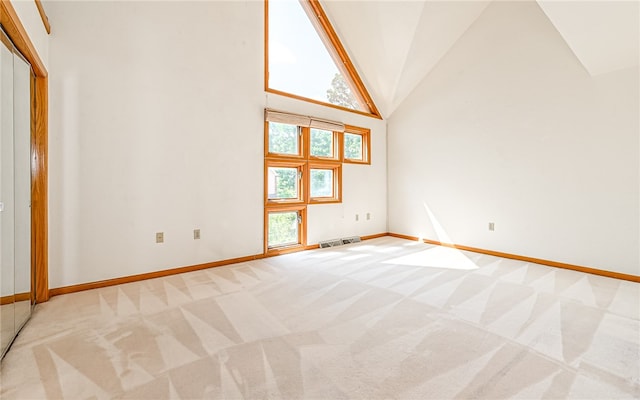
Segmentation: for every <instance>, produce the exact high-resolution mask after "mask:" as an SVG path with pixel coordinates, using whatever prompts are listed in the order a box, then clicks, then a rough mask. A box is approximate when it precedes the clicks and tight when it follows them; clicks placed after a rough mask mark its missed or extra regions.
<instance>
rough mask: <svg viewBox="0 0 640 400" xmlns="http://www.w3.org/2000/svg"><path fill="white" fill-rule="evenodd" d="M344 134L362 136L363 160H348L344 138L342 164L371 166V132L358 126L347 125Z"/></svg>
mask: <svg viewBox="0 0 640 400" xmlns="http://www.w3.org/2000/svg"><path fill="white" fill-rule="evenodd" d="M344 133H349V134H352V135H360V136H361V137H362V160H359V159H353V158H347V157H346V155H345V151H344V143H345V140H344V137H343V138H342V154H343V156H342V162H343V163H345V164H366V165H371V130H370V129H367V128H360V127H357V126H351V125H346V126H345V128H344Z"/></svg>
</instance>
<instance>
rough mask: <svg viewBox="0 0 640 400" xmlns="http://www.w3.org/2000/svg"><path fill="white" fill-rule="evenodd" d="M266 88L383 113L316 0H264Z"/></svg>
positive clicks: (284, 93)
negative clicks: (376, 105)
mask: <svg viewBox="0 0 640 400" xmlns="http://www.w3.org/2000/svg"><path fill="white" fill-rule="evenodd" d="M265 15H266V20H265V35H266V37H267V41H266V42H265V43H266V49H265V56H266V61H265V68H266V71H267V72H266V74H265V90H266V91H268V92H272V93H277V94H282V95H285V96H290V97H296V98H300V99H303V100H308V101H312V102H315V103H321V104H329V105H331V106H334V107H338V108H343V109H347V110H350V111H356V112H359V113H362V114H367V115H373V116H375V117H380V114H379V112H378V110H377V109H376V107H375V105H374V104H373V100H372V99H371V96H369V93H368V92H367V90H366V88H365V86H364V84H363V83H362V80H361V79H360V77H359V76H358V73H357V72H356V70H355V68H354V66H353V64H352V62H351V60H350V59H349V56H348V55H347V52H346V51H345V49H344V47H343V46H342V44H341V42H340V39H339V38H338V36H337V34H336V33H335V31H334V29H333V27H332V26H331V23H330V22H329V19H328V17H327V15H326V14H325V12H324V10H323V9H322V7H321V6H320V3H319V2H318V1H317V0H270V1H267V0H265Z"/></svg>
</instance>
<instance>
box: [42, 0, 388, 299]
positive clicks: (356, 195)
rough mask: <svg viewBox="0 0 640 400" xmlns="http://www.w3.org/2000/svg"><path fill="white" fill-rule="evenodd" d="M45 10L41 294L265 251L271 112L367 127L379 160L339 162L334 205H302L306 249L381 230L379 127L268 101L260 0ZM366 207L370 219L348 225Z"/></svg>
mask: <svg viewBox="0 0 640 400" xmlns="http://www.w3.org/2000/svg"><path fill="white" fill-rule="evenodd" d="M48 13H49V19H50V21H51V24H52V35H51V42H50V65H51V68H50V96H51V97H50V133H49V135H50V138H49V152H50V165H49V174H50V208H49V213H50V226H49V229H50V232H49V238H50V242H49V249H50V250H49V251H50V254H49V282H50V287H52V288H55V287H61V286H67V285H73V284H79V283H84V282H92V281H98V280H103V279H110V278H115V277H122V276H129V275H134V274H139V273H145V272H150V271H158V270H163V269H169V268H175V267H180V266H186V265H193V264H199V263H206V262H211V261H217V260H221V259H229V258H234V257H242V256H248V255H254V254H260V253H262V250H263V198H262V196H263V168H264V161H263V156H264V155H263V135H264V132H263V109H264V107H266V106H268V107H273V108H278V109H285V110H289V111H292V112H300V113H304V114H308V115H314V116H319V117H325V118H331V119H336V120H340V121H343V122H346V123H355V124H357V125H361V126H365V127H371V128H372V129H373V133H372V135H373V137H374V155H373V157H374V158H373V159H374V165H372V166H371V167H362V166H345V167H344V175H345V178H344V202H343V204H341V205H337V206H326V209H322V210H321V206H311V207H310V211H309V233H308V236H309V243H314V242H316V241H317V240H321V239H325V238H333V237H340V236H343V235H355V234H374V233H380V232H386V230H387V229H386V159H385V154H386V147H385V144H386V138H385V133H386V130H385V125H384V123H383V122H382V121H378V120H375V119H372V118H367V117H360V116H358V115H355V114H352V113H347V112H341V111H337V110H331V109H328V108H325V107H319V106H315V105H312V104H308V103H303V102H299V101H295V100H291V99H285V98H281V97H279V96H267V95H266V94H265V93H264V83H263V77H264V68H263V64H264V61H263V43H264V37H263V3H262V2H256V1H246V2H242V1H237V2H217V1H216V2H51V3H49V4H48ZM363 199H366V200H367V203H365V205H362V206H359V205H356V204H360V202H361V201H362V200H363ZM365 208H366V210H365ZM361 209H362V211H363V212H367V211H370V212H372V215H373V216H374V219H372V220H371V221H368V222H367V223H366V224H365V223H362V222H360V223H355V222H353V221H350V219H349V218H348V217H347V215H348V214H351V213H353V212H354V211H360V210H361ZM194 228H200V229H201V232H202V239H201V240H195V241H194V240H193V238H192V230H193V229H194ZM158 231H163V232H164V234H165V243H164V244H156V243H155V232H158Z"/></svg>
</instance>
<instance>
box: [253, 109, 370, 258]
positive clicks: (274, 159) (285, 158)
mask: <svg viewBox="0 0 640 400" xmlns="http://www.w3.org/2000/svg"><path fill="white" fill-rule="evenodd" d="M267 111H269V110H265V118H274V119H276V118H278V119H279V120H287V115H290V116H291V117H292V120H295V119H296V118H298V121H299V122H298V123H297V124H294V123H290V125H297V126H298V129H299V132H300V136H299V141H298V146H299V154H298V155H291V154H279V153H270V152H269V122H268V121H265V124H264V141H265V144H264V154H265V155H264V254H268V255H276V254H284V253H290V252H293V251H299V250H304V249H306V248H307V242H306V240H307V206H309V205H317V204H332V203H341V202H342V168H343V164H344V163H352V164H364V165H367V164H371V155H370V154H371V130H370V129H367V128H360V127H356V126H345V125H342V124H339V123H334V122H331V121H324V123H320V121H321V120H317V119H314V118H310V117H304V116H299V115H295V114H287V113H281V115H276V116H273V115H271V116H268V112H267ZM271 121H273V119H271ZM310 121H311V122H310ZM314 121H315V122H314ZM302 124H304V126H303V125H302ZM307 124H308V125H307ZM326 124H328V125H326ZM318 126H322V128H320V127H318ZM324 126H327V128H324ZM331 126H335V127H336V129H338V130H330V129H328V127H331ZM311 127H318V129H323V130H326V131H330V132H333V141H334V143H333V145H334V157H317V156H312V155H311V154H310V153H311ZM343 127H344V132H346V133H353V134H358V135H361V136H362V139H363V140H362V146H363V149H362V154H363V159H362V160H349V159H344V137H343V132H341V131H340V130H341V129H343ZM269 167H285V168H297V169H298V171H299V172H301V173H302V175H301V178H300V180H299V183H298V185H299V186H298V187H299V192H298V197H297V198H296V199H269V198H268V196H269V193H268V192H269ZM312 169H320V170H323V169H324V170H331V171H332V172H333V179H334V182H333V185H334V190H333V196H331V197H311V170H312ZM287 211H297V212H299V213H300V218H301V220H302V221H301V223H300V231H299V232H298V235H299V243H298V244H296V245H287V246H282V247H274V248H270V247H269V214H270V213H275V212H287Z"/></svg>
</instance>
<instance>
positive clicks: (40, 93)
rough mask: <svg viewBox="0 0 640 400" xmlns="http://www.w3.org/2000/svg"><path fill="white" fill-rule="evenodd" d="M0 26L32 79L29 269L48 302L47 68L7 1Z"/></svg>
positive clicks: (1, 4) (1, 2)
mask: <svg viewBox="0 0 640 400" xmlns="http://www.w3.org/2000/svg"><path fill="white" fill-rule="evenodd" d="M0 24H2V27H3V29H4V31H5V33H6V34H7V35H8V36H9V39H11V41H12V42H13V44H14V46H15V47H16V48H17V49H18V51H20V53H22V55H23V56H24V57H25V58H26V59H27V61H29V63H30V64H31V68H33V73H34V75H35V88H34V89H35V96H34V97H33V98H32V103H31V118H32V119H31V124H32V129H31V254H32V258H31V263H32V265H31V267H32V271H33V278H34V279H35V288H32V290H33V291H34V292H35V300H36V302H37V303H41V302H45V301H47V300H49V268H48V260H49V254H48V251H49V240H48V239H49V238H48V231H49V221H48V187H47V183H48V171H47V168H48V163H47V156H48V127H49V121H48V118H49V78H48V72H47V68H46V67H45V65H44V63H43V62H42V59H40V56H39V55H38V52H37V50H36V48H35V46H34V45H33V43H32V42H31V39H30V38H29V35H28V34H27V31H26V29H25V28H24V26H23V25H22V22H20V18H18V14H17V13H16V10H15V9H14V8H13V5H12V4H11V2H10V1H9V0H0Z"/></svg>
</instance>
